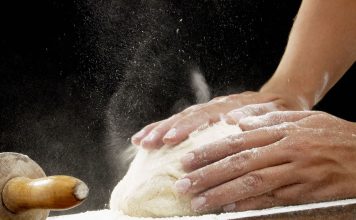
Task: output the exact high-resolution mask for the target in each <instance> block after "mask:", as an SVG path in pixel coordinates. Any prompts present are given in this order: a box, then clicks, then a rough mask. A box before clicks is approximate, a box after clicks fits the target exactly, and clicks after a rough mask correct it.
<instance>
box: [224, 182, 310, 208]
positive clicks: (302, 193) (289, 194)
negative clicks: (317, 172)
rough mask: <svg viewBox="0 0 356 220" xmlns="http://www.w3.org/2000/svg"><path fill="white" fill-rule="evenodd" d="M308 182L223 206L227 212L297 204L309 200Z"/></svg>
mask: <svg viewBox="0 0 356 220" xmlns="http://www.w3.org/2000/svg"><path fill="white" fill-rule="evenodd" d="M309 188H310V187H309V186H308V185H307V184H299V183H298V184H293V185H289V186H284V187H282V188H279V189H276V190H273V191H271V192H267V193H265V194H263V195H260V196H256V197H250V198H247V199H243V200H240V201H237V202H234V203H230V204H228V205H225V206H223V207H222V208H223V210H224V211H225V212H233V211H234V212H237V211H247V210H258V209H266V208H271V207H275V206H286V205H297V204H302V203H306V202H308V201H309V198H308V197H309V196H307V194H308V193H306V192H308V191H309Z"/></svg>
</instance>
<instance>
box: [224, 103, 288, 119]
mask: <svg viewBox="0 0 356 220" xmlns="http://www.w3.org/2000/svg"><path fill="white" fill-rule="evenodd" d="M278 110H282V107H281V106H280V105H278V104H276V103H275V102H267V103H259V104H251V105H246V106H244V107H241V108H238V109H234V110H232V111H230V112H229V113H227V117H228V119H229V120H228V121H227V122H228V123H231V122H232V123H238V122H239V121H240V120H241V119H243V118H246V117H248V116H258V115H263V114H266V113H267V112H272V111H278Z"/></svg>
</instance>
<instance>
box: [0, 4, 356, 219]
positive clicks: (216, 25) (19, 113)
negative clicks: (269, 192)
mask: <svg viewBox="0 0 356 220" xmlns="http://www.w3.org/2000/svg"><path fill="white" fill-rule="evenodd" d="M299 4H300V1H284V0H275V1H258V2H257V1H256V2H252V3H251V2H250V1H218V0H216V1H203V0H201V1H193V2H190V1H189V2H188V1H174V2H173V1H122V0H121V1H118V0H117V1H104V2H103V1H84V0H82V1H81V0H77V1H68V2H67V1H54V0H48V1H44V0H39V1H14V2H12V3H3V2H2V3H0V16H1V17H0V152H4V151H14V152H20V153H24V154H27V155H29V156H30V157H31V158H32V159H34V160H35V161H37V162H38V163H39V164H40V165H41V166H42V167H43V169H44V170H45V171H46V173H47V175H54V174H66V175H73V176H76V177H78V178H80V179H82V180H84V181H85V182H86V183H87V184H88V185H89V187H90V189H91V192H90V197H89V199H88V200H87V201H86V202H85V203H84V204H83V205H82V206H80V207H78V208H75V209H73V210H70V211H67V212H65V213H73V212H79V211H85V210H94V209H102V208H105V207H107V203H108V201H109V196H110V193H111V191H112V189H113V186H114V185H115V184H116V183H117V181H118V178H119V177H121V176H122V175H123V174H124V172H125V168H118V167H117V166H118V163H117V161H115V160H118V159H117V155H118V154H120V152H121V150H122V149H124V148H125V147H126V146H127V145H128V140H127V138H129V137H130V135H131V134H132V133H133V132H135V131H137V130H138V129H139V128H140V127H141V126H142V125H144V124H146V123H148V122H151V121H154V120H158V119H161V118H164V117H167V116H168V115H169V114H171V113H173V112H176V111H178V110H179V109H181V108H182V107H185V106H187V105H190V104H194V101H195V100H194V99H193V98H189V97H192V94H193V92H192V91H191V88H190V87H189V83H188V82H189V77H188V75H187V74H188V73H187V70H186V69H187V67H190V66H195V65H197V66H199V67H200V69H201V70H202V72H203V73H204V75H205V77H206V79H207V82H208V84H209V85H210V86H211V89H212V94H213V96H217V95H224V94H229V93H231V92H239V91H244V90H256V89H258V88H259V87H260V86H261V85H262V84H263V82H265V81H266V80H267V79H268V78H269V77H270V75H271V74H272V73H273V70H274V69H275V67H276V65H277V64H278V61H279V59H280V57H281V55H282V52H283V49H284V47H285V44H286V41H287V37H288V33H289V30H290V27H291V25H292V22H293V18H294V16H295V14H296V12H297V9H298V6H299ZM180 19H182V20H183V21H182V22H181V21H180ZM177 29H179V30H178V31H177ZM235 48H238V49H235ZM178 50H179V51H182V50H184V52H177V51H178ZM153 64H157V66H159V68H158V69H157V68H156V69H155V68H153V66H156V65H153ZM355 71H356V69H355V67H353V68H352V69H351V70H350V71H349V72H348V73H347V74H346V75H345V76H344V77H343V78H342V80H341V81H340V82H339V83H338V84H337V85H336V86H335V87H334V88H333V89H332V90H331V91H330V92H329V94H328V95H327V96H326V97H325V98H324V100H323V101H322V102H321V103H320V104H319V105H318V106H317V109H320V110H324V111H328V112H330V113H332V114H335V115H337V116H339V117H342V118H344V119H348V120H351V121H356V114H355V107H353V106H354V105H352V104H353V102H354V100H355V99H354V94H355V86H353V85H354V84H355ZM306 80H308V79H306ZM177 91H178V92H177ZM177 100H179V103H180V104H179V103H178V104H179V106H178V107H177ZM133 103H136V104H135V105H133ZM137 103H138V104H137ZM117 149H119V150H117ZM112 154H115V155H114V157H112ZM57 214H58V213H57ZM61 214H63V213H61Z"/></svg>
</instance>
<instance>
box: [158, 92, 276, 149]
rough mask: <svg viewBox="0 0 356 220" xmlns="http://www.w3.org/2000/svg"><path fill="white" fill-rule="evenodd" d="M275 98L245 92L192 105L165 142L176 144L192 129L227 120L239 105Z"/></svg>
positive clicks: (165, 138)
mask: <svg viewBox="0 0 356 220" xmlns="http://www.w3.org/2000/svg"><path fill="white" fill-rule="evenodd" d="M275 99H276V98H274V97H273V96H271V95H269V94H266V95H262V96H258V95H256V93H252V92H245V93H241V94H235V95H229V96H225V97H219V98H215V99H213V100H211V101H210V102H208V103H206V104H204V105H197V106H194V107H190V108H188V109H186V110H185V111H183V112H184V113H186V114H185V116H184V117H183V118H180V120H177V121H176V123H175V124H173V126H172V130H170V131H168V133H167V135H166V136H164V138H163V142H164V143H165V144H169V145H175V144H177V143H179V142H181V141H183V140H185V139H186V138H187V137H188V136H189V134H190V133H191V132H192V131H195V130H197V129H199V127H201V126H205V125H209V124H211V123H215V122H217V121H219V120H221V119H222V120H224V121H226V120H227V119H226V118H225V116H224V114H226V112H228V111H231V110H232V109H234V108H236V107H238V106H243V105H247V104H250V103H262V102H265V103H267V102H268V101H273V100H275Z"/></svg>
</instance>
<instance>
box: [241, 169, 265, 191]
mask: <svg viewBox="0 0 356 220" xmlns="http://www.w3.org/2000/svg"><path fill="white" fill-rule="evenodd" d="M242 183H243V184H244V186H245V187H247V189H250V190H253V189H255V188H258V187H259V186H261V185H262V184H263V177H262V175H261V174H259V173H256V172H252V173H249V174H247V175H246V176H245V177H244V179H243V180H242Z"/></svg>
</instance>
